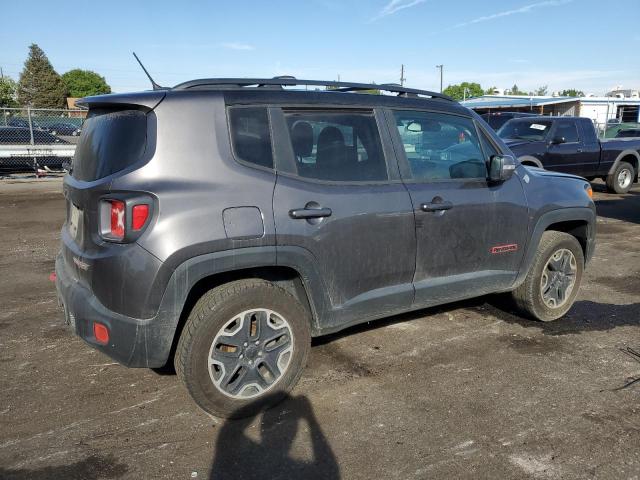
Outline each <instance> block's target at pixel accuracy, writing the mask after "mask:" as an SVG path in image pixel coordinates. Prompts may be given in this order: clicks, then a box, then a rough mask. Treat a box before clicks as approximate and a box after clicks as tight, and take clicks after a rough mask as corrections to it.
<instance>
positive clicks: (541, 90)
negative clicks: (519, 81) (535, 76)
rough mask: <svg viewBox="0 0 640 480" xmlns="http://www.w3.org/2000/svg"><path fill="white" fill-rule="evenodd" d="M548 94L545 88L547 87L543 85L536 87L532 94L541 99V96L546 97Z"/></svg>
mask: <svg viewBox="0 0 640 480" xmlns="http://www.w3.org/2000/svg"><path fill="white" fill-rule="evenodd" d="M548 92H549V89H548V88H547V86H546V85H543V86H541V87H538V88H537V89H536V91H535V92H534V94H535V95H538V96H540V97H542V96H544V95H546V94H547V93H548Z"/></svg>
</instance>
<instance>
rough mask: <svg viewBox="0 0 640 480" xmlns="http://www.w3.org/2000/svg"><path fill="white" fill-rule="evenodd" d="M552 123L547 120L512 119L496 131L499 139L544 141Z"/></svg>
mask: <svg viewBox="0 0 640 480" xmlns="http://www.w3.org/2000/svg"><path fill="white" fill-rule="evenodd" d="M551 125H552V122H551V121H548V120H523V119H513V120H510V121H508V122H507V123H505V124H504V126H503V127H502V128H501V129H500V130H498V136H499V137H500V138H508V139H515V140H536V141H540V140H544V139H545V138H546V136H547V134H548V133H549V130H551Z"/></svg>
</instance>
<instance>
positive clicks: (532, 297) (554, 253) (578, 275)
mask: <svg viewBox="0 0 640 480" xmlns="http://www.w3.org/2000/svg"><path fill="white" fill-rule="evenodd" d="M583 271H584V255H583V253H582V247H581V246H580V243H579V242H578V240H576V238H575V237H573V236H571V235H569V234H568V233H564V232H555V231H548V232H544V234H543V235H542V239H541V240H540V245H539V246H538V251H537V253H536V256H535V258H534V260H533V264H532V265H531V269H530V270H529V273H528V274H527V277H526V278H525V281H524V282H523V283H522V285H520V286H519V287H518V288H517V289H516V290H514V291H513V292H512V295H513V299H514V300H515V302H516V305H517V307H518V308H519V310H521V311H522V312H523V313H524V314H526V315H528V316H530V317H533V318H534V319H536V320H540V321H543V322H550V321H552V320H557V319H558V318H560V317H562V316H563V315H564V314H565V313H567V312H568V311H569V309H570V308H571V306H572V305H573V302H574V301H575V299H576V296H577V295H578V290H579V288H580V282H581V281H582V273H583Z"/></svg>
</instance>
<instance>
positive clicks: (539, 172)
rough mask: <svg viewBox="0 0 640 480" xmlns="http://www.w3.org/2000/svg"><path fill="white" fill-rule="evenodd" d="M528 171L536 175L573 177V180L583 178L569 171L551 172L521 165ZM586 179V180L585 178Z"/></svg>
mask: <svg viewBox="0 0 640 480" xmlns="http://www.w3.org/2000/svg"><path fill="white" fill-rule="evenodd" d="M523 167H524V168H526V169H527V170H528V171H529V173H531V174H533V175H536V176H538V177H561V178H573V179H575V180H585V179H584V178H583V177H580V176H578V175H571V174H570V173H561V172H552V171H551V170H545V169H544V168H538V167H532V166H531V165H523ZM585 181H586V180H585Z"/></svg>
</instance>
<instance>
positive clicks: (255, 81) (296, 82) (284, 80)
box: [172, 76, 455, 102]
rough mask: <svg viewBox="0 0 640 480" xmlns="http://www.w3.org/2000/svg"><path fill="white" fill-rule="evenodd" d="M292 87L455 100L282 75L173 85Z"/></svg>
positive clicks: (378, 86)
mask: <svg viewBox="0 0 640 480" xmlns="http://www.w3.org/2000/svg"><path fill="white" fill-rule="evenodd" d="M285 86H286V87H290V86H314V87H329V90H334V91H338V92H357V91H365V90H383V91H385V92H391V93H397V94H398V95H399V96H404V97H407V96H419V95H422V96H427V97H431V98H440V99H442V100H449V101H452V102H454V101H455V100H453V99H452V98H451V97H449V96H447V95H444V94H442V93H436V92H430V91H428V90H418V89H415V88H406V87H403V86H400V85H397V84H392V83H383V84H375V83H353V82H334V81H325V80H300V79H297V78H295V77H289V76H282V77H275V78H202V79H199V80H190V81H188V82H184V83H180V84H178V85H176V86H175V87H173V89H172V90H188V89H191V88H195V89H199V88H207V87H219V88H223V89H224V88H241V87H279V88H282V87H285Z"/></svg>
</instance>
